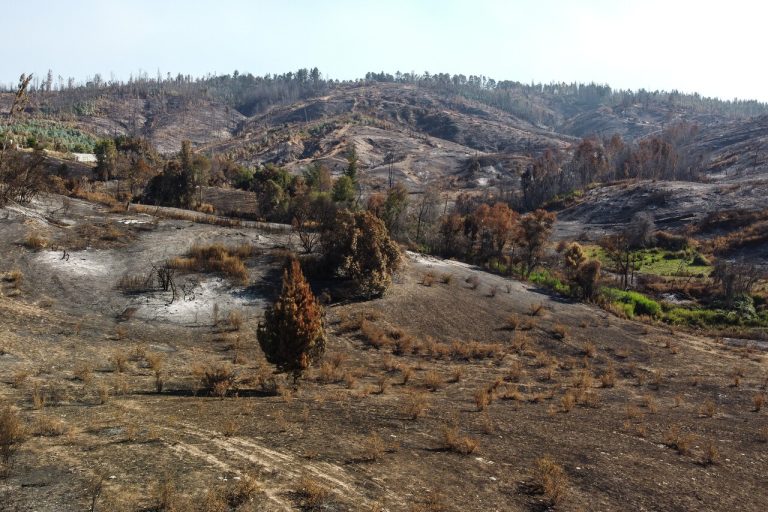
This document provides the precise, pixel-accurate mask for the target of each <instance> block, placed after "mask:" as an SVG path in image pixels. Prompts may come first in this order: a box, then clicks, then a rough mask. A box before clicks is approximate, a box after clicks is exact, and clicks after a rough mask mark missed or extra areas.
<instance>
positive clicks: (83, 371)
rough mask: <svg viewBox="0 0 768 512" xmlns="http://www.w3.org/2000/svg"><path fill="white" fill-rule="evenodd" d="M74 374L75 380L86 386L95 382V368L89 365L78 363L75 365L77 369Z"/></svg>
mask: <svg viewBox="0 0 768 512" xmlns="http://www.w3.org/2000/svg"><path fill="white" fill-rule="evenodd" d="M72 374H73V375H74V377H75V379H77V380H79V381H80V382H82V383H83V384H85V385H86V386H87V385H88V384H90V383H91V382H93V366H91V365H90V364H89V363H85V362H80V363H78V364H77V365H75V369H74V370H73V372H72Z"/></svg>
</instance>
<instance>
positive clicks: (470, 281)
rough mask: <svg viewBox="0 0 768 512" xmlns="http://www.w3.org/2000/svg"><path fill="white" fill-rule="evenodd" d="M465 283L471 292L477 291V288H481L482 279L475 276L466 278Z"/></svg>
mask: <svg viewBox="0 0 768 512" xmlns="http://www.w3.org/2000/svg"><path fill="white" fill-rule="evenodd" d="M464 282H465V283H467V287H469V289H470V290H477V287H478V286H480V278H478V277H477V276H476V275H474V274H473V275H471V276H469V277H468V278H466V279H465V280H464Z"/></svg>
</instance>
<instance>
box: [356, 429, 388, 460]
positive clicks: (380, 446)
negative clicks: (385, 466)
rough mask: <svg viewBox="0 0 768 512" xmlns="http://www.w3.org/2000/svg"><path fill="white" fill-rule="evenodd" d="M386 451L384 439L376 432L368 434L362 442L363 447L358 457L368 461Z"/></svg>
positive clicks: (379, 456) (377, 458) (378, 457)
mask: <svg viewBox="0 0 768 512" xmlns="http://www.w3.org/2000/svg"><path fill="white" fill-rule="evenodd" d="M385 452H386V446H385V444H384V440H383V439H382V438H381V436H380V435H379V434H377V433H376V432H374V433H372V434H371V435H370V436H368V437H367V438H366V439H365V441H364V442H363V449H362V453H361V456H360V458H361V459H362V460H365V461H368V462H375V461H377V460H379V459H380V458H381V457H382V456H383V455H384V453H385Z"/></svg>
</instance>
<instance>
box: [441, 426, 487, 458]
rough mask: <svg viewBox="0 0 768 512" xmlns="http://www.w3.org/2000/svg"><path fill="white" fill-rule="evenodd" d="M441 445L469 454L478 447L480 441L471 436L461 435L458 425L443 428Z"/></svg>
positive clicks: (456, 451) (450, 449)
mask: <svg viewBox="0 0 768 512" xmlns="http://www.w3.org/2000/svg"><path fill="white" fill-rule="evenodd" d="M441 446H442V448H443V449H444V450H448V451H450V452H454V453H460V454H462V455H469V454H471V453H473V452H474V451H475V450H476V449H477V446H478V442H477V440H476V439H473V438H471V437H469V436H465V435H461V434H460V433H459V428H458V427H456V426H449V427H446V428H444V429H443V432H442V444H441Z"/></svg>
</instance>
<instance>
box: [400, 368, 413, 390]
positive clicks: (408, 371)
mask: <svg viewBox="0 0 768 512" xmlns="http://www.w3.org/2000/svg"><path fill="white" fill-rule="evenodd" d="M400 374H401V376H402V377H403V386H405V385H406V384H408V381H409V380H411V377H412V376H413V368H411V367H410V366H407V365H401V366H400Z"/></svg>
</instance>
